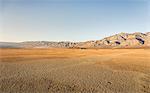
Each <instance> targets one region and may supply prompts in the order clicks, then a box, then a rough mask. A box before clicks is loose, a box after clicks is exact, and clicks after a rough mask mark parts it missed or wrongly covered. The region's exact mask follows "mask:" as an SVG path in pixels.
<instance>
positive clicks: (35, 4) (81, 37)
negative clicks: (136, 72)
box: [0, 0, 150, 42]
mask: <svg viewBox="0 0 150 93" xmlns="http://www.w3.org/2000/svg"><path fill="white" fill-rule="evenodd" d="M148 31H150V1H149V0H0V41H5V42H19V41H86V40H98V39H102V38H103V37H106V36H110V35H113V34H117V33H120V32H126V33H134V32H148Z"/></svg>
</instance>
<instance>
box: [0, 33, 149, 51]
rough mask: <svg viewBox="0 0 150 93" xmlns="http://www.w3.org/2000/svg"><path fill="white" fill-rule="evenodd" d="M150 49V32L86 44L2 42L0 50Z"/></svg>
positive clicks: (124, 35) (123, 34) (121, 35)
mask: <svg viewBox="0 0 150 93" xmlns="http://www.w3.org/2000/svg"><path fill="white" fill-rule="evenodd" d="M9 47H10V48H82V49H83V48H84V49H85V48H150V32H147V33H141V32H135V33H124V32H121V33H119V34H115V35H112V36H108V37H105V38H103V39H101V40H90V41H85V42H69V41H61V42H54V41H25V42H20V43H12V42H0V48H9Z"/></svg>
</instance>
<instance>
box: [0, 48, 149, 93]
mask: <svg viewBox="0 0 150 93" xmlns="http://www.w3.org/2000/svg"><path fill="white" fill-rule="evenodd" d="M0 72H1V73H0V93H10V92H11V93H16V92H18V93H22V92H24V93H37V92H39V93H150V49H0Z"/></svg>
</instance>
